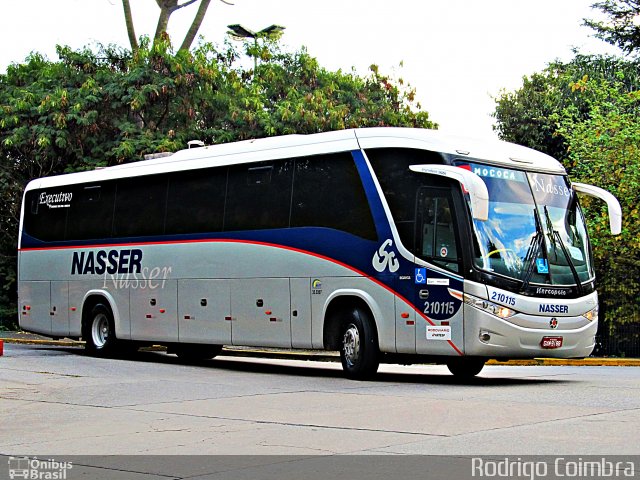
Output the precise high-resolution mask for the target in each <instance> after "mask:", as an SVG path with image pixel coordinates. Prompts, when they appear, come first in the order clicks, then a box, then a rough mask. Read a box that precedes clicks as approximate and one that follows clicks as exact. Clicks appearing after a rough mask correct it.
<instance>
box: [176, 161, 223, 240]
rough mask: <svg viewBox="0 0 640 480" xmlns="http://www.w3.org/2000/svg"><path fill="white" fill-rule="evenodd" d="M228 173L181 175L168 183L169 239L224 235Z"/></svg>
mask: <svg viewBox="0 0 640 480" xmlns="http://www.w3.org/2000/svg"><path fill="white" fill-rule="evenodd" d="M226 190H227V169H226V168H211V169H206V170H193V171H187V172H178V173H174V174H172V175H171V178H170V179H169V193H168V196H167V221H166V227H165V233H166V234H167V235H172V234H179V233H205V232H220V231H222V220H223V215H224V198H225V194H226Z"/></svg>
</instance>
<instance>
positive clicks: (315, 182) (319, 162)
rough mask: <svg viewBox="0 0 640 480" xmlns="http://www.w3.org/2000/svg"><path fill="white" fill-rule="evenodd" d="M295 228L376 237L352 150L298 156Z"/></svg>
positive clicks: (294, 207) (292, 213)
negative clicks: (325, 229) (313, 228)
mask: <svg viewBox="0 0 640 480" xmlns="http://www.w3.org/2000/svg"><path fill="white" fill-rule="evenodd" d="M291 226H292V227H309V226H313V227H327V228H333V229H336V230H342V231H345V232H349V233H352V234H353V235H357V236H359V237H362V238H366V239H368V240H376V239H377V234H376V228H375V225H374V223H373V217H372V215H371V210H370V208H369V203H368V201H367V197H366V194H365V191H364V187H363V186H362V181H361V180H360V175H359V174H358V170H357V168H356V165H355V163H354V161H353V157H352V156H351V154H350V153H349V152H344V153H338V154H331V155H318V156H314V157H306V158H298V159H296V162H295V175H294V187H293V206H292V211H291Z"/></svg>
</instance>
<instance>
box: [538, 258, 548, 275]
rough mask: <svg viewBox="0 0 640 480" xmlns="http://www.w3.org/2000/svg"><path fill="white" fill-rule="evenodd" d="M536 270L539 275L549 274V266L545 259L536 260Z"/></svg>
mask: <svg viewBox="0 0 640 480" xmlns="http://www.w3.org/2000/svg"><path fill="white" fill-rule="evenodd" d="M536 268H537V269H538V273H541V274H546V273H549V264H548V263H547V260H546V259H545V258H536Z"/></svg>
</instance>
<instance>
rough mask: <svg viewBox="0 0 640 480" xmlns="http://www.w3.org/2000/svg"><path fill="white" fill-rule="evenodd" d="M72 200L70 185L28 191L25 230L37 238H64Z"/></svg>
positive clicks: (47, 239) (59, 239) (51, 239)
mask: <svg viewBox="0 0 640 480" xmlns="http://www.w3.org/2000/svg"><path fill="white" fill-rule="evenodd" d="M74 201H75V198H74V196H73V192H72V191H71V189H70V187H54V188H52V189H42V190H32V191H30V192H29V193H28V194H27V197H26V205H25V224H24V230H25V232H26V233H27V234H28V235H31V236H32V237H34V238H37V239H38V240H43V241H49V242H55V241H61V240H64V233H65V226H66V223H67V213H68V211H69V208H70V207H71V205H72V204H73V203H74Z"/></svg>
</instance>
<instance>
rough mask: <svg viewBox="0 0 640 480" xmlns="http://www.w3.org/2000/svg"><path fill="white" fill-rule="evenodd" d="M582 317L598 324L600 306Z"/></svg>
mask: <svg viewBox="0 0 640 480" xmlns="http://www.w3.org/2000/svg"><path fill="white" fill-rule="evenodd" d="M582 316H583V317H584V318H586V319H587V320H589V321H590V322H597V321H598V306H597V305H596V308H594V309H593V310H589V311H588V312H587V313H583V314H582Z"/></svg>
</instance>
